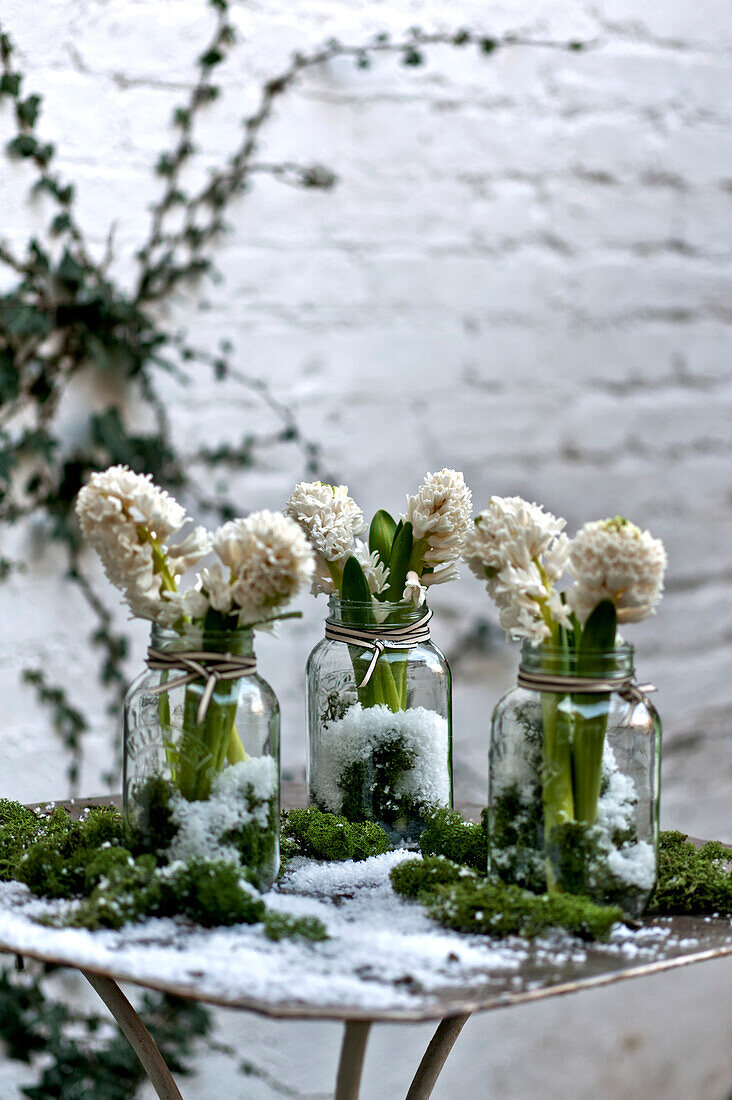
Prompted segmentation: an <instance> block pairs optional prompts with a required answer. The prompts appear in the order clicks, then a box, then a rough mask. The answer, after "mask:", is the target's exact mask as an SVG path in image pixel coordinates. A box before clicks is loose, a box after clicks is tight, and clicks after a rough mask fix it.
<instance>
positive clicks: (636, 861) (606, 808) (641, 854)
mask: <svg viewBox="0 0 732 1100" xmlns="http://www.w3.org/2000/svg"><path fill="white" fill-rule="evenodd" d="M602 772H603V779H604V780H605V783H606V785H607V786H606V790H605V792H604V794H603V795H602V796H601V798H600V799H599V801H598V803H597V827H598V829H599V830H600V842H601V843H602V845H603V847H604V848H605V849H606V857H605V858H606V862H607V866H608V868H609V870H610V872H611V873H612V874H613V875H614V876H615V877H616V878H618V879H620V881H621V882H624V883H625V884H626V885H628V886H635V887H637V888H638V889H639V890H652V889H653V884H654V882H655V881H656V853H655V850H654V848H653V845H651V844H649V843H648V841H647V840H639V841H637V842H636V843H635V844H623V845H622V847H620V848H618V847H617V846H616V845H615V844H614V843H613V841H612V836H613V833H615V832H616V831H617V830H620V831H622V830H624V829H627V828H628V827H629V826H630V825H632V824H633V822H634V818H635V807H636V804H637V801H638V799H637V796H636V793H635V784H634V783H633V780H632V779H631V777H630V776H629V775H625V774H624V773H623V772H621V771H620V769H619V768H618V766H617V763H616V762H615V754H614V753H613V750H612V748H611V747H610V745H609V744H608V743H607V742H605V748H604V751H603V757H602Z"/></svg>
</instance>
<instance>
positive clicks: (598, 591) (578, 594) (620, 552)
mask: <svg viewBox="0 0 732 1100" xmlns="http://www.w3.org/2000/svg"><path fill="white" fill-rule="evenodd" d="M667 560H668V559H667V557H666V551H665V549H664V545H663V543H662V542H661V540H660V539H654V538H653V537H652V535H651V534H650V532H649V531H641V529H640V527H636V525H635V524H634V523H629V522H628V520H626V519H623V518H622V517H621V516H617V517H615V519H604V520H599V521H597V522H595V523H586V524H585V525H584V527H582V528H581V529H580V530H579V531H578V532H577V534H576V535H575V537H574V538H573V539H572V543H571V546H570V554H569V572H570V573H571V575H572V576H573V577H574V580H575V584H574V586H573V588H572V589H570V593H569V599H570V603H571V604H572V608H573V609H574V611H575V613H576V615H577V618H578V619H579V621H580V622H581V623H584V622H586V621H587V618H588V617H589V615H590V613H591V612H592V611H593V610H594V608H595V607H597V605H598V603H599V602H600V601H601V600H612V601H613V603H614V604H615V609H616V611H617V615H618V622H621V623H631V622H638V621H639V620H640V619H645V618H647V617H648V616H649V615H653V614H654V613H655V610H656V606H657V605H658V603H659V601H660V599H661V596H662V595H663V579H664V574H665V572H666V564H667Z"/></svg>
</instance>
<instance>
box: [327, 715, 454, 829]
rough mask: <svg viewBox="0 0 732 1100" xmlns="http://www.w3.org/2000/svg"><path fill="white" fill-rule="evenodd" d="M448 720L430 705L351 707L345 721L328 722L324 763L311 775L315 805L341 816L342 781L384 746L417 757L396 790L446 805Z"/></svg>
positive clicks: (419, 798)
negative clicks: (397, 708)
mask: <svg viewBox="0 0 732 1100" xmlns="http://www.w3.org/2000/svg"><path fill="white" fill-rule="evenodd" d="M448 736H449V734H448V725H447V719H446V718H443V717H442V716H441V715H439V714H436V713H435V711H432V710H427V709H426V708H425V707H412V708H410V709H408V710H401V711H397V712H396V713H394V712H392V711H391V710H389V708H388V707H387V706H384V705H382V704H379V705H377V706H373V707H363V706H362V705H361V704H360V703H356V704H354V705H353V706H352V707H349V708H348V710H347V711H346V713H345V715H344V716H343V717H342V718H339V719H336V720H335V721H332V722H328V723H327V724H326V725H325V726H324V728H323V730H322V733H321V741H320V763H319V765H318V768H317V769H314V770H313V772H312V774H311V777H310V783H311V794H312V797H313V799H314V801H315V802H316V803H317V804H318V805H319V806H321V807H322V808H323V809H325V810H327V811H329V812H330V813H336V814H338V813H341V812H342V804H343V797H344V790H343V787H342V785H341V777H342V775H343V772H344V771H345V769H346V768H347V767H349V766H350V765H352V764H354V763H359V762H366V763H367V762H368V761H370V760H371V759H372V757H373V754H374V751H375V750H376V749H378V748H379V747H383V746H389V745H393V744H394V742H397V741H398V742H399V743H400V745H401V746H402V747H403V748H404V749H405V750H406V752H407V753H409V754H410V755H411V756H413V759H414V763H413V765H412V767H411V768H410V769H409V770H407V771H404V772H403V773H402V775H401V778H400V779H399V780H398V782H397V784H396V790H395V791H394V792H393V793H394V794H395V795H396V796H400V795H408V796H409V797H410V798H412V799H413V800H414V801H415V802H417V803H420V804H426V805H442V806H447V805H448V804H449V801H450V776H449V773H448V770H447V768H446V767H445V761H446V760H447V757H448Z"/></svg>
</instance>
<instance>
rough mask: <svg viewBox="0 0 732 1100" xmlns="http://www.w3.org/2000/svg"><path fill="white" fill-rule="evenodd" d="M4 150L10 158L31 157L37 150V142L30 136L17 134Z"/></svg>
mask: <svg viewBox="0 0 732 1100" xmlns="http://www.w3.org/2000/svg"><path fill="white" fill-rule="evenodd" d="M5 148H6V150H7V152H8V153H9V154H10V156H11V157H32V156H34V155H35V153H36V150H37V149H38V142H37V141H36V139H35V138H34V137H33V136H32V134H18V135H17V136H16V137H14V138H13V139H12V140H11V141H9V142H8V144H7V145H6V146H5Z"/></svg>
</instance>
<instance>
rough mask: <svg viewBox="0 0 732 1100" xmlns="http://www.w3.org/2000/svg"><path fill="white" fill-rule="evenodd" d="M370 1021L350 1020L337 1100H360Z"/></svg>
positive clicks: (347, 1025) (338, 1081)
mask: <svg viewBox="0 0 732 1100" xmlns="http://www.w3.org/2000/svg"><path fill="white" fill-rule="evenodd" d="M370 1027H371V1021H370V1020H348V1021H347V1022H346V1027H345V1031H344V1032H343V1045H342V1047H341V1060H340V1062H339V1064H338V1077H337V1079H336V1091H335V1100H358V1092H359V1088H360V1086H361V1070H362V1069H363V1060H364V1057H365V1055H366V1042H367V1040H368V1037H369V1029H370Z"/></svg>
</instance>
